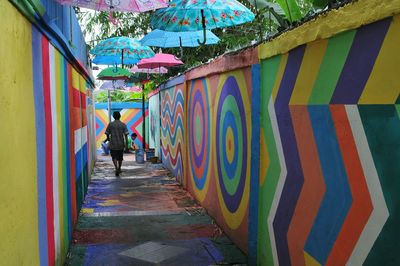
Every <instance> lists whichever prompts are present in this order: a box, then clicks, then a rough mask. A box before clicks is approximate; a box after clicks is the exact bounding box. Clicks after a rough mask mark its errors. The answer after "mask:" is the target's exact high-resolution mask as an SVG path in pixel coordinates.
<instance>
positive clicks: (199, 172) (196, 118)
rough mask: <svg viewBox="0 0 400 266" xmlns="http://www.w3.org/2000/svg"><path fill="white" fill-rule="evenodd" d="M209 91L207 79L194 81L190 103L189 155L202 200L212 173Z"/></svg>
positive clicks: (195, 187) (193, 176) (196, 188)
mask: <svg viewBox="0 0 400 266" xmlns="http://www.w3.org/2000/svg"><path fill="white" fill-rule="evenodd" d="M209 107H210V104H209V92H208V86H207V81H206V80H205V79H202V80H196V81H193V82H192V84H191V86H190V91H189V105H188V119H189V120H188V121H189V125H188V144H189V145H188V155H189V167H190V171H191V175H192V178H191V180H192V184H193V190H194V192H195V194H196V196H197V198H198V200H200V202H202V201H203V200H204V198H205V197H206V194H207V192H208V184H209V173H210V136H211V135H210V130H211V128H210V111H209V110H208V108H209Z"/></svg>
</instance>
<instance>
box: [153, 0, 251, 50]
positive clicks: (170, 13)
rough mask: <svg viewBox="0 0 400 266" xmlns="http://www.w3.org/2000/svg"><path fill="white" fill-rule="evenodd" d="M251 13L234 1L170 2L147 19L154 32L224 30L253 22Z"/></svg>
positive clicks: (187, 0) (194, 0)
mask: <svg viewBox="0 0 400 266" xmlns="http://www.w3.org/2000/svg"><path fill="white" fill-rule="evenodd" d="M254 18H255V16H254V14H253V13H252V12H251V11H250V10H249V9H248V8H246V7H245V6H244V5H242V4H241V3H239V2H238V1H236V0H171V1H170V2H169V7H167V8H162V9H158V10H156V11H155V12H154V14H153V15H152V17H151V25H152V26H153V28H155V29H160V30H167V31H196V30H203V37H204V40H203V41H202V42H200V41H199V44H205V42H206V29H208V30H211V29H215V28H226V27H230V26H235V25H239V24H243V23H246V22H250V21H252V20H254Z"/></svg>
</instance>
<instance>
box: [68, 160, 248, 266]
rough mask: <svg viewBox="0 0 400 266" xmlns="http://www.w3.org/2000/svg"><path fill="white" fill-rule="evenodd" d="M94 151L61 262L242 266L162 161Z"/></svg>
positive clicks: (234, 249)
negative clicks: (118, 169) (119, 163)
mask: <svg viewBox="0 0 400 266" xmlns="http://www.w3.org/2000/svg"><path fill="white" fill-rule="evenodd" d="M124 157H125V160H126V161H125V162H124V165H123V167H122V168H123V172H122V173H121V175H120V176H119V177H115V175H114V167H113V166H112V162H111V160H110V157H109V156H101V155H100V156H98V160H97V163H96V166H95V168H94V174H93V177H92V180H91V182H90V184H89V189H88V193H87V196H86V198H85V201H84V203H83V206H82V210H81V213H80V215H79V217H78V223H77V226H76V230H75V231H74V234H73V238H72V245H71V247H70V250H69V253H68V255H67V261H66V265H233V264H234V265H242V264H243V265H245V264H246V261H247V258H246V256H245V255H244V254H243V253H242V252H241V251H240V250H239V249H238V248H237V247H236V246H235V245H234V244H233V243H232V242H231V241H230V240H229V238H227V237H226V235H224V233H223V232H222V230H221V229H220V228H219V227H218V226H217V225H216V224H215V222H214V221H213V220H212V219H211V218H210V217H209V216H208V215H207V213H206V211H205V209H204V208H202V207H201V206H199V205H198V204H197V203H196V202H195V200H194V199H193V198H192V197H191V196H190V195H189V194H188V193H187V192H186V191H185V190H183V189H182V187H181V186H180V185H179V184H178V183H177V182H176V180H175V178H174V177H173V176H172V175H171V173H170V172H169V171H168V170H166V169H165V168H164V167H163V166H162V165H161V164H151V163H150V162H146V163H145V164H138V163H136V162H135V161H134V155H133V154H132V155H128V156H126V155H125V156H124Z"/></svg>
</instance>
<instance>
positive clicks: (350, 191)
mask: <svg viewBox="0 0 400 266" xmlns="http://www.w3.org/2000/svg"><path fill="white" fill-rule="evenodd" d="M399 43H400V16H399V15H397V16H395V17H389V18H386V19H383V20H380V21H378V22H374V23H371V24H369V25H367V26H362V27H360V28H358V29H356V30H350V31H345V32H343V33H340V34H337V35H335V36H333V37H331V38H329V39H324V40H318V41H314V42H310V43H307V44H305V45H301V46H299V47H297V48H295V49H293V50H291V51H290V52H288V53H285V54H283V55H278V56H274V57H272V58H268V59H266V60H262V62H261V87H262V91H261V108H262V110H261V145H260V146H261V160H260V187H259V216H258V217H259V219H258V237H259V238H258V240H259V242H258V259H259V262H260V264H264V265H272V264H280V265H289V264H295V265H304V264H323V265H344V264H346V263H348V264H351V265H361V264H363V263H364V264H365V265H396V264H398V263H400V258H399V256H398V250H400V244H399V242H398V239H397V238H398V237H397V236H399V235H400V231H399V227H398V226H397V225H398V224H399V223H400V216H399V215H398V214H399V213H400V212H399V211H400V209H399V206H400V197H399V193H398V191H399V189H400V179H399V178H398V177H400V168H399V164H398V163H396V162H399V161H400V146H399V145H400V120H399V112H398V105H397V106H396V105H395V103H396V102H397V104H398V103H399V94H400V77H399V75H398V73H397V71H398V70H397V69H398V67H397V65H398V62H400V55H399V53H398V52H397V48H396V47H398V45H399ZM396 108H397V109H396Z"/></svg>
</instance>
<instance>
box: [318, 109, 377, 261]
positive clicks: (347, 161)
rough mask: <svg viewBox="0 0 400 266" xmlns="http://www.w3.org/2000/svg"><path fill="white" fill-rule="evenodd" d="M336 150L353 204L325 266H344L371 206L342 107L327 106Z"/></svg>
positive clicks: (344, 110)
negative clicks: (338, 153)
mask: <svg viewBox="0 0 400 266" xmlns="http://www.w3.org/2000/svg"><path fill="white" fill-rule="evenodd" d="M330 111H331V114H332V119H333V122H334V126H335V129H336V135H337V139H338V142H339V147H340V150H341V152H342V158H343V162H344V165H345V168H346V174H347V176H348V182H349V185H350V189H351V193H352V197H353V204H352V206H351V208H350V210H349V213H348V214H347V217H346V220H345V221H344V223H343V226H342V229H341V231H340V233H339V236H338V238H337V239H336V242H335V244H334V246H333V248H332V250H331V253H330V254H329V257H328V260H327V262H326V265H344V264H346V262H347V261H348V259H349V258H350V256H351V253H352V251H353V249H354V247H355V245H356V243H357V240H358V239H359V237H360V235H361V233H362V230H363V229H364V226H365V224H366V223H367V222H368V218H369V216H370V215H371V212H372V209H373V206H372V202H371V198H370V195H369V192H368V187H367V184H366V181H365V176H364V172H363V169H362V166H361V162H360V159H359V156H358V152H357V147H356V144H355V142H354V138H353V133H352V131H351V127H350V123H349V120H348V118H347V113H346V109H345V106H344V105H331V106H330Z"/></svg>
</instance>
